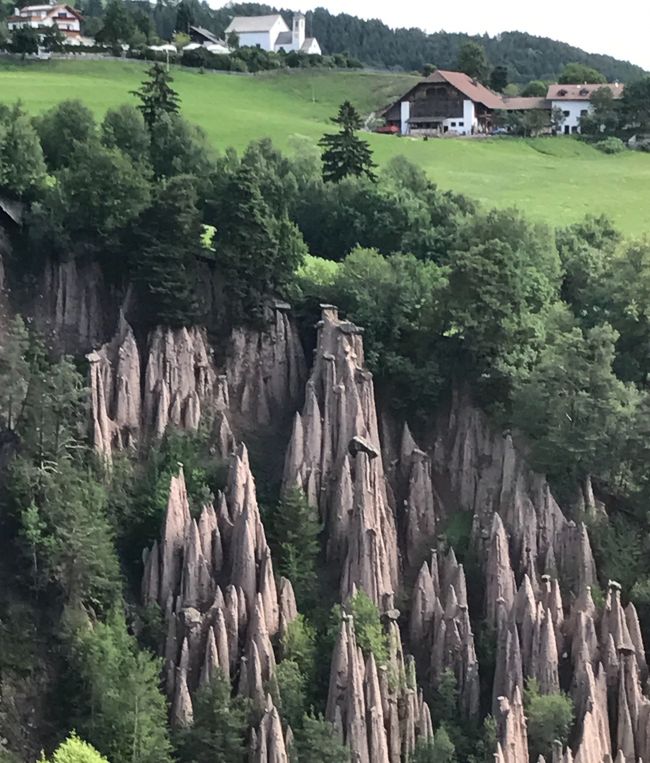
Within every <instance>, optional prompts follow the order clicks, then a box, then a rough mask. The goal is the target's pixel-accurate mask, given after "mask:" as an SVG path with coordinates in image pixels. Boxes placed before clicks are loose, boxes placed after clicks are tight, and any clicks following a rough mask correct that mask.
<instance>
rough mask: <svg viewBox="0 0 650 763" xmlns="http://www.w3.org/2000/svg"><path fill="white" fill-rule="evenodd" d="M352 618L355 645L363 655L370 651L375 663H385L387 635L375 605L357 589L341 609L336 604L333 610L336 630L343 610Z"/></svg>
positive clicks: (386, 659) (386, 660)
mask: <svg viewBox="0 0 650 763" xmlns="http://www.w3.org/2000/svg"><path fill="white" fill-rule="evenodd" d="M344 610H345V612H347V613H348V614H349V615H351V616H352V617H353V619H354V632H355V635H356V639H357V645H358V646H359V647H361V650H362V651H363V653H364V655H366V656H367V655H369V654H370V653H372V654H373V655H374V657H375V660H376V662H377V665H386V664H387V662H388V653H389V652H388V646H389V644H388V636H387V635H386V633H385V632H384V628H383V626H382V624H381V618H380V615H379V610H378V609H377V606H376V605H375V603H374V602H373V601H372V599H371V598H370V597H369V596H368V594H366V593H365V592H364V591H359V592H358V593H357V594H356V596H354V597H353V598H351V599H348V601H347V602H346V603H345V606H344V608H343V609H342V608H341V607H340V606H339V605H338V604H337V605H336V606H335V607H334V610H333V613H332V614H333V624H334V627H335V628H336V629H337V631H338V627H339V623H340V620H341V617H342V614H343V611H344Z"/></svg>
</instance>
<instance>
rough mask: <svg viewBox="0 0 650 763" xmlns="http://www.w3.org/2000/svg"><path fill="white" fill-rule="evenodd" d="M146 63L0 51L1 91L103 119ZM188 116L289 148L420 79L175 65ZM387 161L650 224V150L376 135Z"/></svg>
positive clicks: (225, 133) (454, 181) (458, 183)
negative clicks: (348, 106)
mask: <svg viewBox="0 0 650 763" xmlns="http://www.w3.org/2000/svg"><path fill="white" fill-rule="evenodd" d="M144 68H145V66H144V65H143V64H140V63H137V62H127V61H125V62H118V61H42V62H41V61H39V62H25V63H19V62H15V63H14V62H7V60H3V61H0V101H3V102H12V101H15V100H17V99H20V100H22V102H23V104H24V105H25V107H26V108H27V109H28V110H29V111H30V112H31V113H34V114H37V113H39V112H41V111H43V110H45V109H47V108H49V107H50V106H52V105H53V104H55V103H57V102H58V101H61V100H64V99H66V98H79V99H80V100H82V101H83V102H84V103H86V105H88V106H89V107H90V108H91V109H92V110H93V111H94V112H95V114H96V115H97V117H99V118H101V116H102V115H103V114H104V112H105V111H106V109H107V108H110V107H111V106H115V105H116V104H119V103H123V102H125V101H133V100H134V98H133V96H131V95H130V94H129V91H131V90H133V89H135V88H136V87H137V86H138V84H139V82H140V80H141V79H142V76H143V70H144ZM173 73H174V77H175V83H176V87H177V90H178V91H179V93H180V95H181V99H182V105H183V111H184V114H185V116H186V117H187V118H188V119H190V120H191V121H193V122H195V123H197V124H199V125H201V127H202V128H203V129H204V130H205V132H206V133H207V135H208V137H209V138H210V140H211V142H212V143H213V144H214V146H215V147H216V148H217V149H225V148H227V147H228V146H234V147H236V148H239V149H241V148H243V147H244V146H245V145H246V144H247V143H248V142H249V141H250V140H252V139H255V138H261V137H267V136H268V137H270V138H272V140H273V142H274V143H275V144H276V145H277V146H279V147H280V148H282V149H284V150H291V149H292V147H293V146H295V142H296V137H297V136H298V137H302V138H303V139H307V140H309V141H312V142H314V143H315V142H316V141H317V140H318V138H319V137H320V136H321V135H322V133H323V132H324V131H325V130H327V129H329V127H328V118H329V117H330V116H332V115H333V114H334V113H335V111H336V109H337V107H338V105H339V104H340V103H341V102H342V101H343V100H345V99H348V100H350V101H352V102H353V103H354V104H355V105H356V106H357V107H358V108H359V110H360V111H362V112H363V113H364V115H365V114H369V113H370V112H371V111H374V110H378V109H380V108H381V107H383V106H384V105H387V104H388V103H390V102H391V100H392V99H394V98H396V97H398V96H399V95H400V94H401V93H402V92H404V91H405V90H406V89H408V87H410V86H411V84H413V83H414V82H415V81H416V79H415V78H414V77H412V76H410V75H406V74H381V73H369V72H358V71H350V72H331V71H291V72H273V73H265V74H259V75H255V76H237V75H229V74H221V73H212V72H206V73H200V72H198V71H193V70H189V69H181V68H175V69H174V72H173ZM368 137H369V140H370V142H371V144H372V147H373V149H374V151H375V157H376V161H377V162H378V164H380V165H381V164H383V163H385V162H386V161H388V160H389V159H390V158H391V157H393V156H396V155H398V154H403V155H404V156H406V157H407V158H408V159H410V160H411V161H412V162H414V163H415V164H417V165H418V166H420V167H422V168H424V169H425V170H426V171H427V173H428V174H429V175H430V177H431V178H432V179H433V180H435V181H436V182H437V183H438V184H439V186H440V187H442V188H445V189H447V188H449V189H452V190H455V191H460V192H462V193H466V194H468V195H469V196H472V197H473V198H476V199H478V200H479V201H481V202H482V203H484V204H485V205H491V206H500V207H507V206H516V207H519V208H520V209H522V210H524V211H525V212H526V213H527V214H528V215H530V216H531V217H533V218H536V219H539V220H545V221H547V222H549V223H551V224H553V225H563V224H567V223H570V222H573V221H575V220H578V219H580V218H581V217H582V216H583V215H585V214H586V213H591V214H600V213H605V214H607V215H608V216H609V217H610V218H611V219H612V220H613V221H614V222H615V223H616V224H617V225H618V226H619V227H620V228H621V229H622V230H624V231H626V232H627V233H631V234H635V235H636V234H641V233H646V232H650V155H649V154H639V153H633V152H625V153H623V154H619V155H616V156H606V155H604V154H601V153H600V152H598V151H596V150H595V149H593V148H591V147H590V146H587V145H584V144H582V143H579V142H578V141H576V140H575V139H572V138H538V139H534V140H529V139H512V138H489V139H485V138H475V139H441V140H429V141H422V140H418V139H410V138H398V137H394V136H383V135H370V136H368Z"/></svg>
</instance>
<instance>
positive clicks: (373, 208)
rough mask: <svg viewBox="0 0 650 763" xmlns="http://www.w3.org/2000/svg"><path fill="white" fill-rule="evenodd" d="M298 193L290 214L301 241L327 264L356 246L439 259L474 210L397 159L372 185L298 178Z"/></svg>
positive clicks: (471, 204)
mask: <svg viewBox="0 0 650 763" xmlns="http://www.w3.org/2000/svg"><path fill="white" fill-rule="evenodd" d="M298 189H299V195H298V196H297V198H296V201H295V203H294V207H293V209H292V212H293V214H294V215H295V219H296V222H297V224H298V226H299V228H300V230H301V231H302V233H303V235H304V237H305V241H306V242H307V244H308V246H309V249H310V251H311V252H312V254H315V255H318V256H320V257H326V258H327V259H332V260H342V259H343V258H344V257H345V256H346V255H347V254H348V253H349V252H350V251H352V250H353V249H354V248H356V247H357V246H361V247H366V248H374V249H377V250H379V251H380V252H381V253H382V254H392V253H393V252H410V253H411V254H413V255H415V256H416V257H418V258H419V259H434V260H437V261H439V260H440V259H442V257H443V256H445V255H446V253H447V252H448V251H449V249H450V247H452V246H453V241H454V240H455V238H456V235H457V233H458V229H459V227H460V226H461V225H462V223H463V222H464V218H465V216H466V215H468V214H471V213H472V212H473V211H474V204H473V203H472V202H470V201H468V200H467V199H465V198H464V197H463V196H461V195H459V194H454V193H450V192H442V191H440V190H438V188H437V187H436V185H435V184H434V183H432V182H431V181H430V180H429V179H428V178H427V176H426V175H425V173H424V172H423V171H422V170H420V169H419V168H418V167H415V166H414V165H413V164H411V163H410V162H408V161H407V160H405V159H404V158H403V157H395V158H394V159H393V160H392V161H390V162H389V163H388V165H387V166H386V167H385V168H383V169H382V171H381V175H380V182H377V183H372V182H370V181H369V180H367V179H365V178H362V179H357V178H347V179H346V180H344V181H342V182H341V183H338V184H334V183H322V182H319V181H318V180H315V179H310V178H305V179H303V178H302V177H299V178H298Z"/></svg>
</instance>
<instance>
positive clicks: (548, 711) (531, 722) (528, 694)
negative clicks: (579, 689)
mask: <svg viewBox="0 0 650 763" xmlns="http://www.w3.org/2000/svg"><path fill="white" fill-rule="evenodd" d="M524 708H525V713H526V719H527V721H528V751H529V753H530V757H531V759H532V760H536V759H537V757H538V756H539V755H544V756H545V757H551V753H552V747H553V742H554V741H555V740H556V739H557V740H558V741H559V742H560V743H561V744H562V746H564V745H565V744H566V743H567V740H568V737H569V730H570V728H571V724H572V723H573V703H572V702H571V699H570V698H569V697H568V696H567V695H566V694H546V695H543V694H540V693H539V687H538V685H537V682H536V681H535V680H534V679H529V680H528V682H527V684H526V690H525V691H524Z"/></svg>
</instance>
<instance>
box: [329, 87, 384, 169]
mask: <svg viewBox="0 0 650 763" xmlns="http://www.w3.org/2000/svg"><path fill="white" fill-rule="evenodd" d="M331 121H332V122H334V124H337V125H339V127H340V129H339V131H338V133H331V134H326V135H323V137H322V138H321V140H320V142H319V145H320V146H321V148H322V149H323V153H322V160H323V179H324V180H325V181H326V182H332V183H338V182H340V181H341V180H343V178H346V177H349V176H354V177H362V176H364V175H365V176H366V177H368V178H370V179H371V180H375V179H376V178H375V173H374V172H373V170H374V168H375V163H374V162H373V160H372V151H371V150H370V146H369V145H368V142H367V141H365V140H363V139H362V138H359V137H358V135H357V134H356V133H357V132H358V131H359V130H360V129H361V128H362V127H363V121H362V119H361V116H360V115H359V112H358V111H357V110H356V109H355V108H354V106H353V105H352V104H351V103H350V101H345V102H344V103H343V104H341V107H340V108H339V112H338V114H337V116H335V117H332V120H331Z"/></svg>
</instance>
